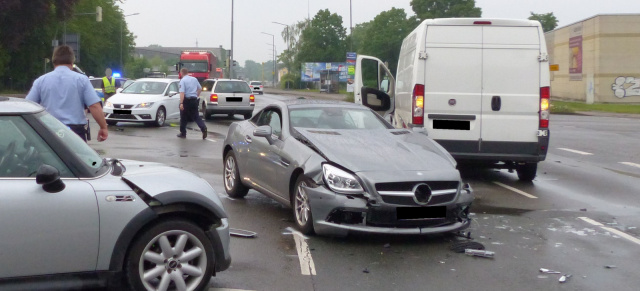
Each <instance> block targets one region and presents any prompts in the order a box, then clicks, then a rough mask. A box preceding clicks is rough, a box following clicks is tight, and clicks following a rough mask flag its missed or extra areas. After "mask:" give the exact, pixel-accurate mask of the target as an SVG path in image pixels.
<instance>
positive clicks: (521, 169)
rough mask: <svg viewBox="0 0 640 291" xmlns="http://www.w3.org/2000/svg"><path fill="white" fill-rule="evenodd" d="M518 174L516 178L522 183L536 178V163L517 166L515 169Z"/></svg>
mask: <svg viewBox="0 0 640 291" xmlns="http://www.w3.org/2000/svg"><path fill="white" fill-rule="evenodd" d="M516 171H517V172H518V178H519V179H520V181H523V182H531V181H533V178H535V177H536V172H537V171H538V163H527V164H524V165H519V166H518V167H517V168H516Z"/></svg>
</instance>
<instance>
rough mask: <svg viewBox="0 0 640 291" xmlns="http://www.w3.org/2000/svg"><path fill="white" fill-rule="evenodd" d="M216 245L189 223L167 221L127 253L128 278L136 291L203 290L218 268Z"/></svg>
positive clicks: (136, 241) (146, 231) (152, 230)
mask: <svg viewBox="0 0 640 291" xmlns="http://www.w3.org/2000/svg"><path fill="white" fill-rule="evenodd" d="M214 260H215V256H214V253H213V245H212V244H211V241H209V238H208V237H207V236H206V235H205V233H204V231H203V230H202V229H200V228H199V227H198V226H196V225H195V224H193V223H191V222H189V221H186V220H181V219H177V220H165V221H162V222H160V223H158V224H156V225H154V226H152V227H151V228H149V229H147V230H145V231H144V232H143V233H142V234H141V235H140V236H139V237H138V238H137V239H136V240H135V242H134V243H133V244H132V245H131V248H130V249H129V251H128V253H127V260H126V265H125V270H124V271H125V276H126V279H127V282H128V283H129V286H131V288H132V289H133V290H136V291H138V290H140V291H141V290H167V288H169V287H171V288H172V289H173V288H175V289H177V290H203V289H204V288H206V287H207V285H208V283H209V280H210V279H211V276H212V274H213V269H214V266H215V261H214Z"/></svg>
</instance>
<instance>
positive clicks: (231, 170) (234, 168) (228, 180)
mask: <svg viewBox="0 0 640 291" xmlns="http://www.w3.org/2000/svg"><path fill="white" fill-rule="evenodd" d="M223 168H224V170H223V177H222V178H223V179H224V190H225V191H226V192H227V195H229V197H231V198H244V196H247V192H249V188H248V187H247V186H245V185H244V184H242V180H241V179H240V170H238V160H237V159H236V156H235V155H234V154H233V150H230V151H229V152H228V153H227V155H226V156H225V157H224V165H223Z"/></svg>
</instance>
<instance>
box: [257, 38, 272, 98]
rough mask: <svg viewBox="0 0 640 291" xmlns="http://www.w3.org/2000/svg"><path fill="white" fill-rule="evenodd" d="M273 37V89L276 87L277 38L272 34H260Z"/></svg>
mask: <svg viewBox="0 0 640 291" xmlns="http://www.w3.org/2000/svg"><path fill="white" fill-rule="evenodd" d="M260 33H262V34H266V35H270V36H271V44H272V45H273V74H271V75H272V76H273V87H274V88H275V87H276V36H275V35H273V34H271V33H266V32H260Z"/></svg>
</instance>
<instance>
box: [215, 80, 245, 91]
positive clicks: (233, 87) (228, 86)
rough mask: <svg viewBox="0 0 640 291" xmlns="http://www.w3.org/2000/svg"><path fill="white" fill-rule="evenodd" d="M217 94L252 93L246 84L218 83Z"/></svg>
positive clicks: (235, 82)
mask: <svg viewBox="0 0 640 291" xmlns="http://www.w3.org/2000/svg"><path fill="white" fill-rule="evenodd" d="M214 92H215V93H252V91H251V88H249V85H247V83H246V82H238V81H218V83H217V84H216V89H215V91H214Z"/></svg>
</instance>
